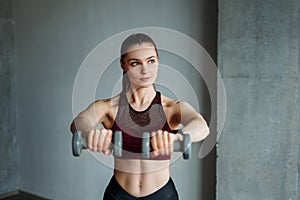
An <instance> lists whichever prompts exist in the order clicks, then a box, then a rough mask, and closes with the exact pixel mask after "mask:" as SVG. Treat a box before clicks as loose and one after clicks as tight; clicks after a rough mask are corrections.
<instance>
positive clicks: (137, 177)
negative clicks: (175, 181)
mask: <svg viewBox="0 0 300 200" xmlns="http://www.w3.org/2000/svg"><path fill="white" fill-rule="evenodd" d="M119 164H120V163H119ZM132 164H133V163H132V162H131V163H129V165H130V166H131V165H132ZM150 165H152V166H148V167H146V168H144V169H142V168H143V167H141V166H131V169H130V170H128V168H127V171H122V170H119V169H120V167H118V166H116V169H115V171H114V177H115V179H116V181H117V182H118V184H119V185H120V186H121V187H122V188H123V189H124V190H125V191H126V192H128V193H129V194H131V195H133V196H136V197H141V196H146V195H149V194H152V193H154V192H155V191H157V190H159V189H160V188H162V187H163V186H164V185H165V184H166V183H167V182H168V181H169V179H170V173H169V167H165V165H166V164H162V163H160V165H157V164H153V163H151V164H150ZM118 168H119V169H118ZM129 171H130V172H129Z"/></svg>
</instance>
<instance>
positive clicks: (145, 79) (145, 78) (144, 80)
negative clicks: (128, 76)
mask: <svg viewBox="0 0 300 200" xmlns="http://www.w3.org/2000/svg"><path fill="white" fill-rule="evenodd" d="M140 80H141V81H142V82H147V81H149V80H150V77H144V78H140Z"/></svg>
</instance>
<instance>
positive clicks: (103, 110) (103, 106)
mask: <svg viewBox="0 0 300 200" xmlns="http://www.w3.org/2000/svg"><path fill="white" fill-rule="evenodd" d="M107 110H108V109H107V101H104V100H98V101H95V102H94V103H92V104H91V105H89V106H88V107H87V108H86V109H85V110H83V111H82V112H80V113H79V114H78V115H77V117H75V119H74V120H73V122H72V124H71V127H70V130H71V132H72V133H74V132H75V131H76V130H79V131H82V132H83V133H87V132H89V131H90V130H92V129H95V127H96V126H97V125H98V124H99V123H101V122H103V121H105V119H106V118H107V113H108V111H107Z"/></svg>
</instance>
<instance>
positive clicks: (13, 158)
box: [0, 0, 18, 194]
mask: <svg viewBox="0 0 300 200" xmlns="http://www.w3.org/2000/svg"><path fill="white" fill-rule="evenodd" d="M13 6H14V5H13V1H9V0H0V194H1V193H5V192H9V191H11V190H14V189H16V188H17V185H18V174H17V167H18V165H17V161H18V151H17V139H16V135H17V133H16V85H15V62H14V61H15V59H14V58H15V51H14V45H15V38H14V20H13Z"/></svg>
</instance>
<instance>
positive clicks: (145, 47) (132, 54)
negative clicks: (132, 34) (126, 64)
mask: <svg viewBox="0 0 300 200" xmlns="http://www.w3.org/2000/svg"><path fill="white" fill-rule="evenodd" d="M151 56H155V57H156V56H157V55H156V50H155V48H154V46H153V45H152V44H151V43H142V44H135V45H132V46H131V47H130V48H129V49H128V50H127V52H126V57H127V59H128V58H130V59H132V58H136V59H145V58H149V57H151Z"/></svg>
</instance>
